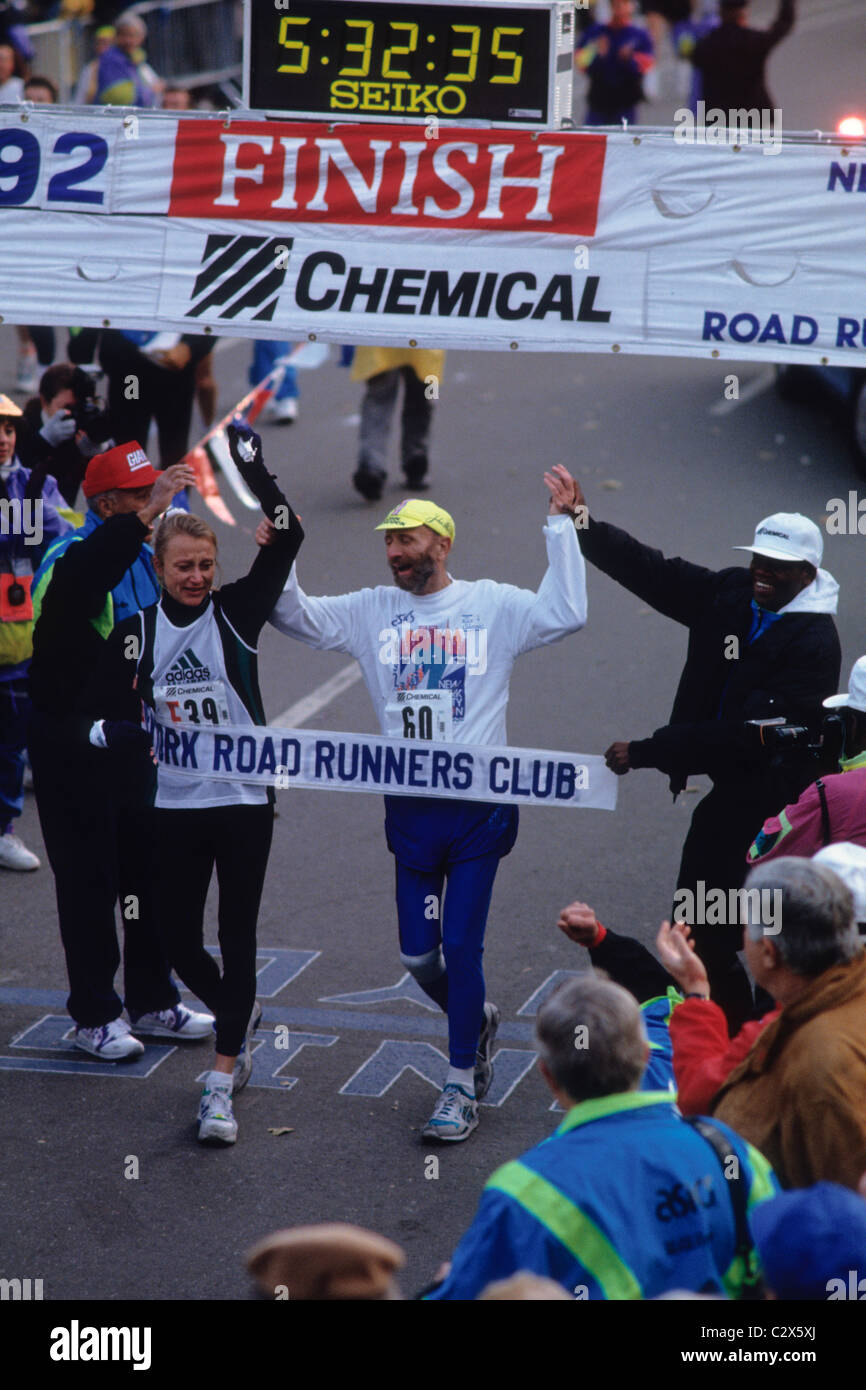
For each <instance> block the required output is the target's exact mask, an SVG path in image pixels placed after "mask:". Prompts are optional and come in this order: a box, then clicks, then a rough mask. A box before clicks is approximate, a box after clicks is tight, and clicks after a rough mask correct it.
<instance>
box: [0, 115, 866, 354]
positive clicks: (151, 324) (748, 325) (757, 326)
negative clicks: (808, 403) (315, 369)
mask: <svg viewBox="0 0 866 1390" xmlns="http://www.w3.org/2000/svg"><path fill="white" fill-rule="evenodd" d="M772 148H773V157H772V158H771V159H767V158H765V157H764V156H765V155H766V153H767V149H768V147H767V146H766V145H765V144H764V143H763V141H762V139H761V138H760V135H759V136H758V137H756V138H754V139H751V138H749V137H748V135H744V136H743V137H742V138H741V139H738V141H737V142H736V143H733V144H732V143H724V144H712V143H709V142H705V141H704V140H702V139H697V138H696V139H695V141H694V142H693V143H683V142H682V141H680V140H678V139H677V132H676V131H675V130H673V129H671V131H669V132H665V131H652V132H650V131H647V132H646V133H642V134H641V135H640V136H634V135H633V134H632V133H631V132H630V131H629V132H610V133H606V134H602V133H599V132H598V131H565V130H556V131H535V132H532V133H530V132H528V131H525V130H505V131H503V130H483V129H480V128H478V127H455V126H450V125H449V126H442V127H441V128H434V129H430V128H429V126H428V125H425V124H423V123H421V122H419V124H418V125H400V126H391V125H387V124H378V123H377V124H370V125H358V124H357V123H355V124H352V123H351V122H350V121H346V122H345V123H343V122H342V121H339V120H336V121H333V122H329V123H313V122H288V121H266V120H262V119H260V118H258V117H257V115H256V114H255V113H250V114H249V115H248V116H245V117H244V118H243V119H237V120H235V119H232V118H228V119H224V117H223V116H222V115H213V116H210V115H204V114H197V113H187V114H184V115H176V114H175V113H169V112H146V111H135V112H123V111H121V110H120V109H119V108H108V109H107V110H106V111H104V112H102V111H96V110H94V109H93V108H86V109H85V110H84V111H75V110H60V109H56V110H52V109H51V108H50V107H47V106H43V107H41V108H39V109H38V110H33V109H24V108H22V109H21V110H20V111H19V110H17V109H14V108H11V107H6V108H4V109H2V110H0V214H2V236H0V319H2V321H3V322H5V323H18V324H40V323H41V324H57V325H62V324H73V325H81V326H94V327H113V328H121V329H127V330H139V331H145V332H149V333H159V332H162V331H169V330H170V331H172V332H175V333H177V332H180V333H195V334H209V333H213V334H218V335H220V336H225V335H228V336H231V335H237V336H241V337H264V338H273V339H284V340H287V341H289V342H298V341H300V340H302V339H304V338H306V339H309V340H317V341H318V340H321V341H324V342H328V341H334V342H362V343H368V344H371V345H383V346H397V347H401V348H406V347H416V346H417V347H438V348H449V347H454V348H481V349H489V350H494V351H509V352H513V351H515V350H519V351H538V352H602V351H609V352H633V353H652V354H657V355H660V356H688V357H697V358H717V359H734V360H746V361H748V360H757V361H769V362H790V363H797V362H802V363H811V364H824V365H834V366H849V367H864V366H866V309H864V305H863V294H862V267H863V264H864V263H866V220H864V218H863V216H862V206H863V195H864V192H866V158H864V151H863V149H861V148H860V147H859V146H858V145H856V144H851V145H850V146H849V145H847V144H845V142H844V141H842V140H836V139H834V137H822V139H820V140H818V139H816V140H811V139H808V138H806V137H802V138H801V137H797V138H790V139H789V138H787V137H785V138H781V137H779V139H778V140H777V141H776V142H775V143H774V145H773V147H772Z"/></svg>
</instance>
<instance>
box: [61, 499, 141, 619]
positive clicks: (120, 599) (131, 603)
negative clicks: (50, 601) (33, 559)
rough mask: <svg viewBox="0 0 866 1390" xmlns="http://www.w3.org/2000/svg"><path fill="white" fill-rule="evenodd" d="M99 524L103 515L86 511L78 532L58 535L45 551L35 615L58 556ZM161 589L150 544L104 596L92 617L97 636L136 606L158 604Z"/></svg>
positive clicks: (127, 615) (135, 610) (83, 538)
mask: <svg viewBox="0 0 866 1390" xmlns="http://www.w3.org/2000/svg"><path fill="white" fill-rule="evenodd" d="M102 524H103V521H102V518H101V517H100V516H97V514H96V512H93V511H88V513H87V516H86V517H85V520H84V525H83V526H79V528H78V530H77V531H71V532H69V534H68V535H66V536H61V538H60V540H58V541H56V542H55V543H54V545H52V546H51V547H50V548H49V549H48V550H47V551H46V554H45V558H44V559H43V561H42V564H41V565H40V566H39V568H38V570H37V571H36V574H35V576H34V579H33V600H34V607H35V608H36V610H37V617H38V614H39V610H40V609H41V606H42V598H43V596H44V594H45V590H46V589H47V588H48V585H49V583H50V582H51V576H52V574H53V573H54V566H55V565H56V564H57V561H58V560H59V559H60V557H61V555H64V554H65V553H66V551H67V550H68V549H69V546H70V545H72V543H73V542H74V541H83V540H86V539H87V537H88V536H90V535H92V533H93V532H94V531H95V530H96V528H97V526H101V525H102ZM161 592H162V590H161V589H160V587H159V580H158V579H157V577H156V571H155V569H154V568H153V551H152V550H151V548H150V546H149V545H143V546H142V547H141V553H140V554H139V555H138V556H137V558H136V559H135V561H134V562H133V563H132V564H131V565H130V567H129V569H128V570H127V571H126V573H125V575H124V576H123V578H122V579H121V581H120V583H119V584H116V585H115V586H114V588H113V589H112V590H111V591H110V592H109V593H108V594H107V595H106V599H105V607H104V609H103V611H102V613H101V614H100V616H99V618H98V619H94V627H96V629H97V631H98V632H99V634H100V636H102V637H107V636H108V635H109V633H110V632H112V630H113V629H114V628H115V627H116V626H117V624H118V623H120V622H123V619H124V618H130V617H132V615H133V613H137V612H138V610H139V608H147V607H148V606H149V604H151V603H158V602H159V596H160V594H161Z"/></svg>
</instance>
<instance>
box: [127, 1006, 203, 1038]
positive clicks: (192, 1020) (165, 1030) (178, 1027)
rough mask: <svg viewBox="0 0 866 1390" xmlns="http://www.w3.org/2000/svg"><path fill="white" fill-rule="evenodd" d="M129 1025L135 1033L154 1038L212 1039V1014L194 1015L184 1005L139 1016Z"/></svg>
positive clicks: (131, 1020)
mask: <svg viewBox="0 0 866 1390" xmlns="http://www.w3.org/2000/svg"><path fill="white" fill-rule="evenodd" d="M129 1017H130V1023H131V1024H132V1027H133V1028H134V1029H135V1031H136V1033H146V1034H148V1035H149V1036H151V1037H156V1038H181V1039H192V1040H194V1041H198V1040H199V1039H201V1038H212V1037H213V1026H214V1016H213V1014H196V1013H193V1011H192V1009H188V1008H187V1007H186V1005H185V1004H174V1005H172V1007H171V1008H170V1009H160V1010H159V1012H158V1013H150V1014H141V1015H140V1016H139V1017H138V1018H133V1017H132V1015H131V1014H130V1016H129Z"/></svg>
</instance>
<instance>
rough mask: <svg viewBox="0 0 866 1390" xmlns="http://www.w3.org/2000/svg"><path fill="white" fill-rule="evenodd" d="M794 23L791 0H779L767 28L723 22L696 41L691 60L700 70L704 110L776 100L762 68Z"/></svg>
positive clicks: (754, 105)
mask: <svg viewBox="0 0 866 1390" xmlns="http://www.w3.org/2000/svg"><path fill="white" fill-rule="evenodd" d="M793 27H794V0H779V9H778V12H777V14H776V18H775V19H774V20H773V23H772V25H771V26H770V28H769V29H749V28H748V27H747V26H746V25H742V24H734V23H731V22H726V23H724V24H720V25H719V27H718V28H717V29H712V30H711V31H710V33H709V34H707V35H706V37H705V38H703V39H700V40H699V42H698V43H697V44H695V49H694V52H693V53H692V62H693V63H694V65H695V67H696V68H698V69H699V70H700V72H701V73H702V74H703V79H704V82H703V100H704V101H705V102H706V105H707V110H708V111H709V110H710V109H711V108H715V109H716V110H722V111H729V110H739V109H742V108H744V107H745V108H746V109H750V108H757V109H758V110H762V109H764V108H767V109H768V110H770V111H772V110H773V109H774V107H775V102H774V101H773V98H772V97H771V96H770V94H769V92H768V91H767V82H766V77H765V71H764V70H765V68H766V65H767V59H768V57H769V56H770V53H771V51H772V50H773V49H774V48H775V46H776V44H777V43H780V42H781V41H782V39H783V38H785V36H786V34H790V32H791V30H792V29H793Z"/></svg>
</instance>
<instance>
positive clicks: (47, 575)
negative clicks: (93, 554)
mask: <svg viewBox="0 0 866 1390" xmlns="http://www.w3.org/2000/svg"><path fill="white" fill-rule="evenodd" d="M74 539H75V541H82V540H84V537H83V536H76V537H75V538H74ZM65 540H66V537H65V536H60V537H59V539H58V540H56V541H55V542H54V545H52V546H50V547H49V548H48V550H46V552H45V556H44V558H43V561H42V563H43V564H44V563H45V561H46V560H48V559H51V552H52V550H54V549H55V548H56V547H59V546H60V544H61V542H63V541H65ZM68 549H69V546H68V545H67V546H65V548H64V550H63V554H64V555H65V554H66V551H67V550H68ZM60 558H61V556H60V555H57V556H55V557H54V559H53V560H51V566H50V568H49V569H47V570H45V572H44V573H43V575H42V578H41V579H40V581H39V583H38V584H37V585H36V587H35V588H34V589H33V592H32V594H31V601H32V603H33V621H34V623H38V621H39V618H40V616H41V614H42V601H43V599H44V598H45V593H46V590H47V589H48V585H49V584H50V583H51V581H52V579H53V578H54V566H55V565H56V564H57V561H58V560H59V559H60ZM90 622H91V624H92V625H93V627H95V628H96V631H97V632H98V633H99V635H100V637H103V638H106V639H107V638H109V637H110V636H111V634H112V632H113V631H114V598H113V597H112V594H111V592H110V591H109V593H108V594H107V595H106V599H105V603H104V605H103V608H102V612H101V613H100V614H99V615H98V616H97V617H95V618H91V619H90Z"/></svg>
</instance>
